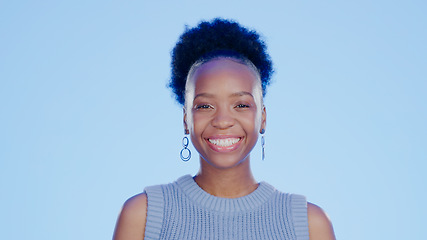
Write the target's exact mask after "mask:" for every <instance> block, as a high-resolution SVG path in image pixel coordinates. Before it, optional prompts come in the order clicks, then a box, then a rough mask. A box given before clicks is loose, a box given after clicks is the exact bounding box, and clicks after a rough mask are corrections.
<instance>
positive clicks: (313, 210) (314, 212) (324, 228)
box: [307, 203, 335, 240]
mask: <svg viewBox="0 0 427 240" xmlns="http://www.w3.org/2000/svg"><path fill="white" fill-rule="evenodd" d="M307 216H308V232H309V235H310V240H335V234H334V229H333V228H332V223H331V221H330V220H329V217H328V216H327V215H326V213H325V212H324V211H323V210H322V209H321V208H320V207H318V206H316V205H314V204H312V203H308V204H307Z"/></svg>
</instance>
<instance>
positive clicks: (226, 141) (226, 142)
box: [208, 138, 240, 147]
mask: <svg viewBox="0 0 427 240" xmlns="http://www.w3.org/2000/svg"><path fill="white" fill-rule="evenodd" d="M208 140H209V142H210V143H212V144H214V145H216V146H219V147H229V146H231V145H233V144H236V143H238V142H239V141H240V138H223V139H208Z"/></svg>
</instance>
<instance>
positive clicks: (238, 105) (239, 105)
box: [236, 103, 250, 108]
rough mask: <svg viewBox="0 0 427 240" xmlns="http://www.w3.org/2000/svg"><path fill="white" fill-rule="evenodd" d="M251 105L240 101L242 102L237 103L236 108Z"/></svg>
mask: <svg viewBox="0 0 427 240" xmlns="http://www.w3.org/2000/svg"><path fill="white" fill-rule="evenodd" d="M249 107H250V106H249V105H247V104H243V103H240V104H237V105H236V108H249Z"/></svg>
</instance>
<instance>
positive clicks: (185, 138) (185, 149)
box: [179, 130, 191, 162]
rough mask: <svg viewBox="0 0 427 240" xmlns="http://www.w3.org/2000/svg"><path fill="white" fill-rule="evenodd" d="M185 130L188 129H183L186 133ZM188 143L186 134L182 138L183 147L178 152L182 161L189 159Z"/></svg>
mask: <svg viewBox="0 0 427 240" xmlns="http://www.w3.org/2000/svg"><path fill="white" fill-rule="evenodd" d="M187 131H188V130H186V131H185V133H186V134H188V133H187ZM188 143H189V141H188V138H187V136H184V137H183V138H182V147H183V149H182V150H181V152H180V153H179V156H180V157H181V160H182V161H184V162H188V160H190V158H191V151H190V149H188ZM185 152H187V154H185Z"/></svg>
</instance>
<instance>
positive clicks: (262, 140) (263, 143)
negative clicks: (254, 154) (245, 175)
mask: <svg viewBox="0 0 427 240" xmlns="http://www.w3.org/2000/svg"><path fill="white" fill-rule="evenodd" d="M264 133H265V130H264V129H262V130H261V134H262V135H261V147H262V160H263V161H264V159H265V138H264Z"/></svg>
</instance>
